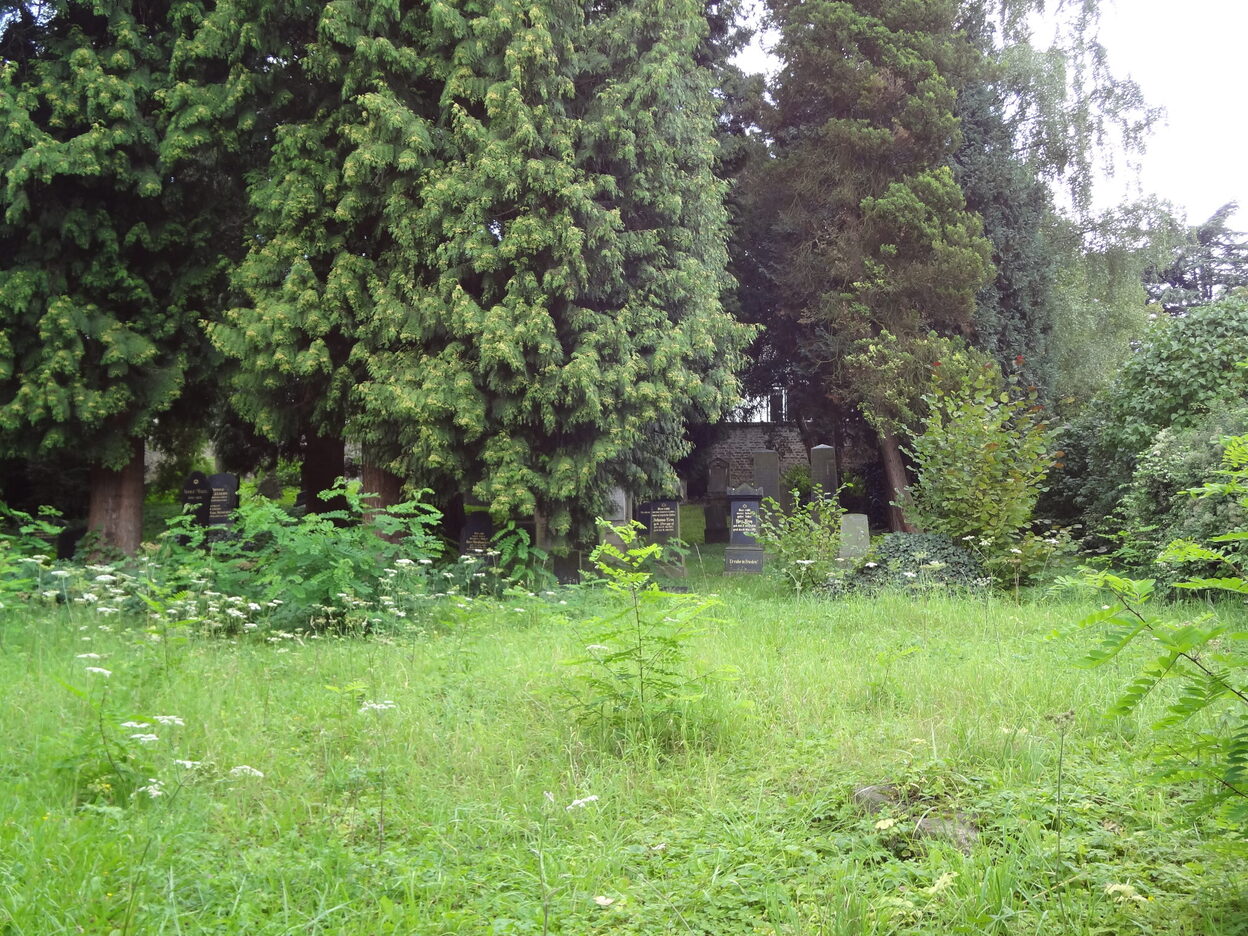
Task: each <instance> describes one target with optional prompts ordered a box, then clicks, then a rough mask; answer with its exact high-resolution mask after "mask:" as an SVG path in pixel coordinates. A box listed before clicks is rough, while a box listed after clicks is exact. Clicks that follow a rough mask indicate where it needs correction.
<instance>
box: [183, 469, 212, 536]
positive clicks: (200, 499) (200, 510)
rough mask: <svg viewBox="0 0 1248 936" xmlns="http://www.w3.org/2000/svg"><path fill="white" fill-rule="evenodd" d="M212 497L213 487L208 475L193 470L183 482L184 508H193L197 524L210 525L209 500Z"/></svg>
mask: <svg viewBox="0 0 1248 936" xmlns="http://www.w3.org/2000/svg"><path fill="white" fill-rule="evenodd" d="M211 498H212V488H210V487H209V486H208V476H207V475H206V474H204V473H203V472H202V471H192V472H191V473H190V474H189V475H187V476H186V480H185V481H184V482H183V483H182V509H183V510H186V508H188V507H189V508H191V513H192V514H193V515H194V517H195V525H196V526H207V525H208V501H209V500H210V499H211Z"/></svg>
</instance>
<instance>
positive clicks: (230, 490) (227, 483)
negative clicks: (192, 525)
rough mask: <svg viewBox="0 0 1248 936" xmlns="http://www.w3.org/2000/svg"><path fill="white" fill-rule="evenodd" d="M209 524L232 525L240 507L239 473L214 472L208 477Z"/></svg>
mask: <svg viewBox="0 0 1248 936" xmlns="http://www.w3.org/2000/svg"><path fill="white" fill-rule="evenodd" d="M208 488H209V490H210V492H211V493H210V494H209V497H208V521H207V522H208V526H231V525H233V523H234V511H235V510H237V509H238V475H236V474H214V475H211V476H210V477H209V478H208Z"/></svg>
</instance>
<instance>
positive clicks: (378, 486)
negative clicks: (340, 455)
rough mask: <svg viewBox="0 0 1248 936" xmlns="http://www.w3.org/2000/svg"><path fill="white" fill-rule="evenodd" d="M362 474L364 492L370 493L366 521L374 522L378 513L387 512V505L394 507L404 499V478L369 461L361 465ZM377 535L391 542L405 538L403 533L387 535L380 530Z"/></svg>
mask: <svg viewBox="0 0 1248 936" xmlns="http://www.w3.org/2000/svg"><path fill="white" fill-rule="evenodd" d="M361 474H362V475H363V484H364V493H365V494H367V495H369V496H368V497H365V498H364V503H365V505H366V508H365V511H364V522H365V523H368V524H372V523H374V522H375V521H376V517H377V516H378V514H383V513H385V512H386V508H387V507H393V506H394V505H395V504H397V503H399V501H400V500H401V499H402V496H403V479H402V478H400V477H399V476H398V475H396V474H394V473H393V472H390V471H387V470H386V469H385V468H379V467H377V466H376V465H370V464H369V463H368V462H367V461H365V462H364V464H363V465H362V466H361ZM377 535H378V536H380V537H381V538H382V539H384V540H388V541H389V542H391V543H397V542H398V541H399V540H400V539H402V538H403V537H402V534H401V533H392V534H390V535H389V536H387V535H385V534H383V533H381V532H380V531H378V533H377Z"/></svg>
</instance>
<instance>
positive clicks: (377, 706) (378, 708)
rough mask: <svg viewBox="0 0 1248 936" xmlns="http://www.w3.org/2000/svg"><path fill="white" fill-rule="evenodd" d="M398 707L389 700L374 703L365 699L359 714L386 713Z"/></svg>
mask: <svg viewBox="0 0 1248 936" xmlns="http://www.w3.org/2000/svg"><path fill="white" fill-rule="evenodd" d="M398 707H399V706H398V705H397V704H396V703H394V702H392V701H391V700H390V699H382V700H381V701H379V702H374V701H373V700H372V699H365V700H364V704H363V705H361V706H360V711H361V712H386V711H389V710H390V709H396V708H398Z"/></svg>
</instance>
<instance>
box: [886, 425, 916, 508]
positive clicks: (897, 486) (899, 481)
mask: <svg viewBox="0 0 1248 936" xmlns="http://www.w3.org/2000/svg"><path fill="white" fill-rule="evenodd" d="M880 457H881V459H882V460H883V462H884V482H885V485H886V486H887V488H888V499H889V502H890V503H889V507H888V528H889V529H890V530H892V531H893V532H894V533H917V532H918V527H916V526H915V525H914V524H912V523H911V522H910V521H909V520H907V519H906V511H905V507H906V505H907V504H909V503H910V492H909V491H908V490H906V486H907V485H908V484H909V483H910V482H909V480H908V479H907V478H906V463H905V462H904V461H902V458H901V443H900V442H899V441H898V440H897V435H896V434H895V433H892V432H881V433H880Z"/></svg>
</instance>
